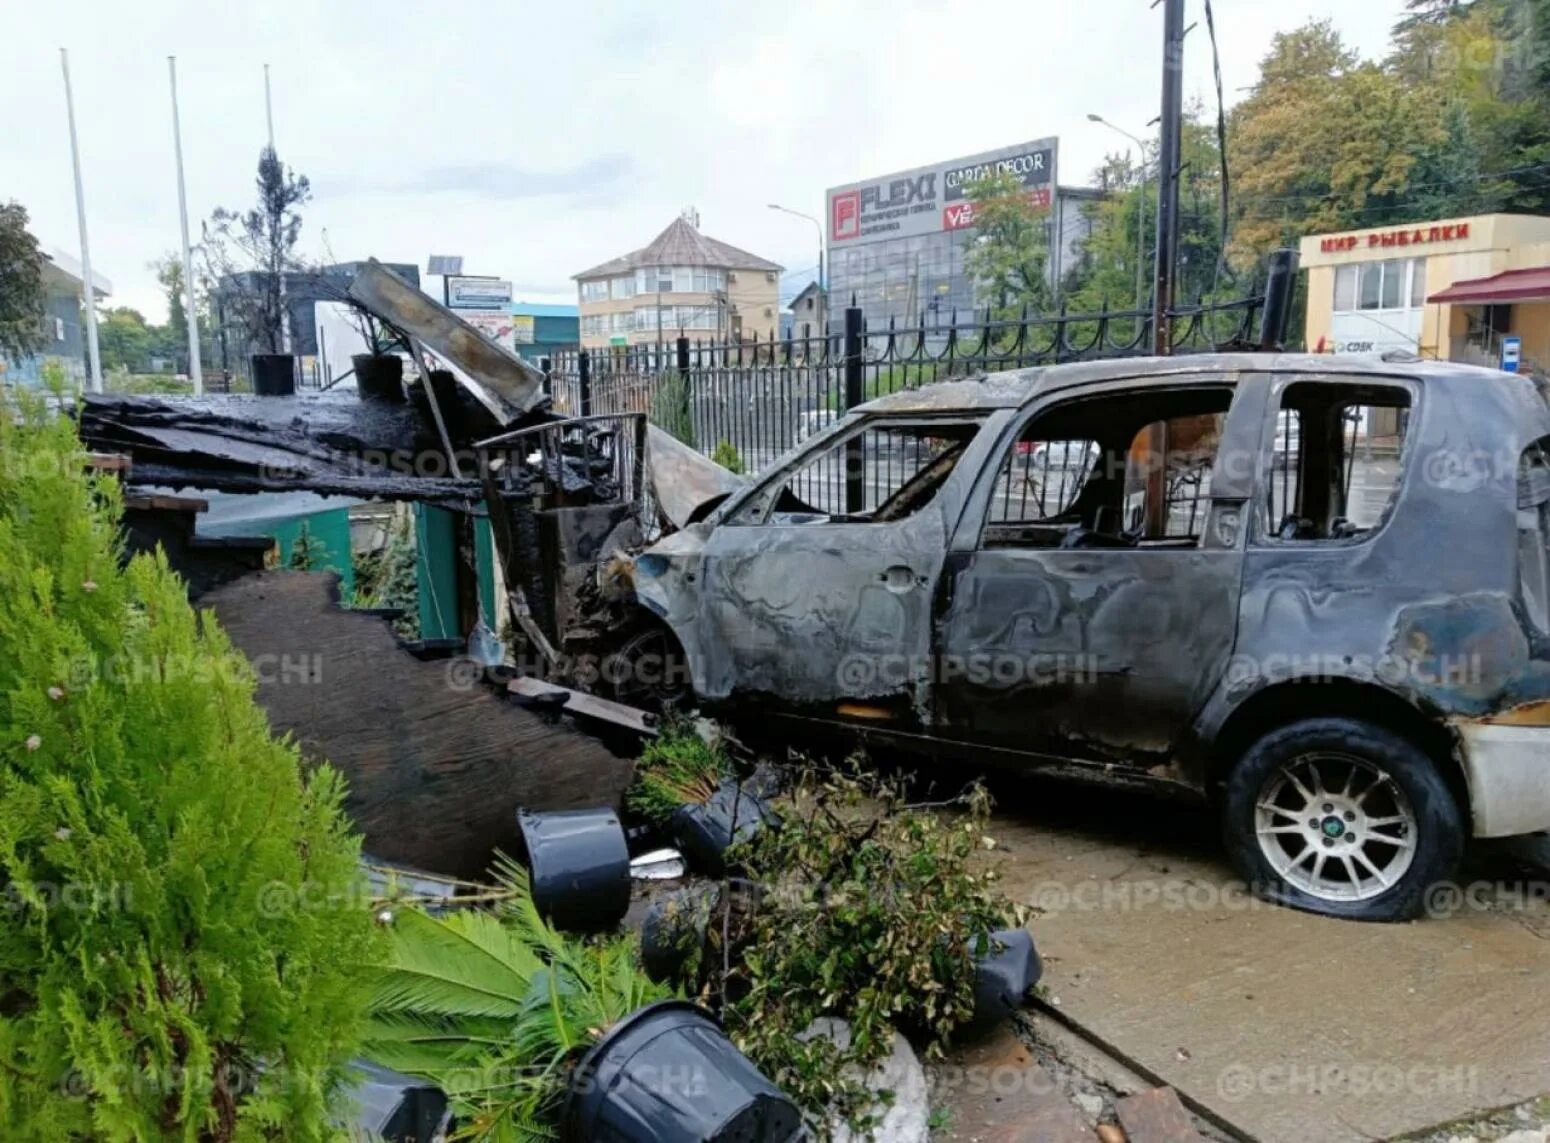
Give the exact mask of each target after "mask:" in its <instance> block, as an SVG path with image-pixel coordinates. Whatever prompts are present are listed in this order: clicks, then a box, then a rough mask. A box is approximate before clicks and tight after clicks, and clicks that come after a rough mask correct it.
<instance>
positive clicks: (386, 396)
mask: <svg viewBox="0 0 1550 1143" xmlns="http://www.w3.org/2000/svg"><path fill="white" fill-rule="evenodd" d="M350 364H351V365H352V366H354V368H355V389H356V392H357V393H359V394H360V395H361V397H362V399H364V400H370V401H391V402H392V403H393V404H396V405H402V404H403V403H404V401H405V397H404V359H403V358H402V357H400V356H398V354H396V353H357V354H355V355H354V356H352V357H351V358H350Z"/></svg>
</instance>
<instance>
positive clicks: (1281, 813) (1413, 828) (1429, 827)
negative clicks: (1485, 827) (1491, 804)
mask: <svg viewBox="0 0 1550 1143" xmlns="http://www.w3.org/2000/svg"><path fill="white" fill-rule="evenodd" d="M1369 783H1370V785H1369ZM1222 815H1223V820H1222V825H1223V834H1224V837H1225V839H1226V843H1227V849H1228V853H1229V855H1230V856H1231V858H1232V861H1233V864H1234V866H1235V867H1236V868H1237V870H1238V873H1239V875H1240V876H1241V877H1242V878H1243V879H1244V880H1245V881H1247V882H1248V884H1249V886H1250V888H1251V889H1252V890H1253V891H1254V892H1256V893H1257V894H1258V895H1260V896H1262V897H1265V898H1266V899H1268V900H1271V901H1275V902H1277V903H1279V904H1283V905H1288V906H1290V907H1292V908H1295V909H1303V910H1306V911H1308V912H1313V913H1322V914H1324V915H1326V916H1331V917H1343V918H1347V919H1351V920H1361V921H1403V920H1409V919H1410V918H1412V917H1415V916H1417V915H1419V914H1420V913H1421V912H1423V911H1424V910H1427V909H1428V908H1429V906H1431V904H1432V903H1433V895H1434V894H1436V893H1438V892H1441V893H1444V894H1447V895H1448V900H1450V901H1451V900H1452V885H1451V879H1452V878H1453V876H1454V874H1455V872H1456V870H1457V868H1458V863H1459V860H1460V857H1461V856H1462V854H1463V848H1464V839H1465V834H1466V827H1465V819H1464V815H1463V812H1462V810H1461V809H1460V806H1459V803H1458V800H1457V799H1456V798H1455V797H1454V795H1453V792H1452V791H1451V790H1450V789H1449V788H1448V784H1447V782H1446V781H1444V779H1443V777H1442V775H1441V773H1439V771H1438V768H1437V765H1436V763H1435V762H1434V761H1433V759H1432V758H1431V757H1430V756H1429V755H1428V754H1427V753H1426V752H1425V751H1424V750H1422V749H1420V748H1419V747H1418V746H1416V745H1415V743H1413V742H1411V741H1410V740H1409V739H1407V738H1405V737H1404V736H1402V735H1400V734H1397V733H1395V732H1394V731H1392V730H1389V729H1387V728H1386V727H1382V726H1378V725H1375V724H1373V723H1370V722H1365V721H1362V720H1360V719H1354V718H1310V719H1304V720H1301V721H1299V722H1294V723H1290V724H1288V725H1286V726H1282V727H1279V728H1277V729H1275V730H1272V731H1270V732H1269V733H1268V734H1266V735H1264V737H1262V738H1260V739H1259V740H1258V741H1257V742H1255V743H1254V744H1253V745H1252V746H1250V747H1249V749H1248V750H1247V751H1246V752H1245V753H1244V755H1243V756H1242V758H1240V759H1239V760H1238V763H1237V765H1235V766H1234V767H1233V769H1232V771H1231V773H1230V774H1229V775H1228V779H1227V785H1226V789H1225V792H1224V797H1223V802H1222ZM1364 834H1365V837H1364V836H1363V835H1364ZM1358 850H1360V854H1358V852H1357V851H1358ZM1320 855H1322V856H1323V860H1320ZM1439 886H1441V887H1442V888H1441V889H1439V888H1437V887H1439Z"/></svg>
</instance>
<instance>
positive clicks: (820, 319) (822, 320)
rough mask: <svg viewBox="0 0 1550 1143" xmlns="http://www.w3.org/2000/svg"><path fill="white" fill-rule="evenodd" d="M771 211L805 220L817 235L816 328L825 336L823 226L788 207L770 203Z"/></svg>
mask: <svg viewBox="0 0 1550 1143" xmlns="http://www.w3.org/2000/svg"><path fill="white" fill-rule="evenodd" d="M770 209H771V210H778V211H780V212H781V213H782V214H790V215H794V216H796V217H797V218H805V219H807V221H808V222H811V223H812V224H813V229H814V230H815V231H817V233H818V305H819V310H818V328H819V329H821V330H823V331H824V334H825V336H827V334H828V332H829V313H828V309H829V305H828V302H829V283H828V280H827V279H826V278H825V276H824V261H825V258H824V248H823V224H822V223H821V222H819V221H818V220H817V219H816V218H814V217H813V216H812V215H810V214H803V213H802V212H801V211H800V210H792V209H791V208H790V207H789V206H781V205H780V204H779V203H774V202H772V203H770Z"/></svg>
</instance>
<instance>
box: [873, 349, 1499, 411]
mask: <svg viewBox="0 0 1550 1143" xmlns="http://www.w3.org/2000/svg"><path fill="white" fill-rule="evenodd" d="M1248 372H1256V373H1296V374H1332V375H1334V376H1332V377H1331V380H1332V381H1344V380H1349V379H1350V378H1351V377H1352V376H1353V375H1355V376H1371V377H1374V378H1377V377H1406V378H1413V379H1415V380H1418V381H1422V382H1423V383H1424V382H1425V381H1426V380H1428V379H1440V378H1443V377H1460V376H1467V377H1468V378H1469V379H1470V380H1471V382H1478V381H1481V380H1484V381H1498V382H1502V381H1513V380H1516V381H1518V382H1519V383H1521V379H1519V378H1515V377H1514V375H1512V374H1508V373H1502V372H1500V371H1499V370H1495V369H1481V368H1477V367H1475V366H1471V365H1460V364H1457V363H1456V362H1451V361H1424V360H1422V359H1421V358H1418V357H1412V356H1400V355H1390V354H1349V355H1346V354H1342V355H1341V356H1339V357H1335V356H1331V355H1329V354H1318V353H1191V354H1184V355H1181V356H1178V357H1121V358H1110V359H1106V360H1103V361H1077V362H1072V363H1070V364H1067V365H1043V366H1037V367H1034V368H1030V369H1012V370H1008V371H1006V372H1003V373H986V374H981V375H979V376H977V377H971V378H967V379H964V380H961V381H942V382H938V383H936V384H931V385H925V386H922V387H921V388H918V389H906V390H903V391H901V392H898V393H890V394H888V395H887V396H883V397H878V398H876V399H874V400H871V401H868V402H867V403H866V404H864V405H860V406H857V408H856V409H855V410H854V411H855V412H858V413H942V412H952V411H955V410H990V409H1012V408H1017V407H1019V406H1021V405H1025V404H1027V403H1028V402H1029V401H1032V400H1033V399H1034V398H1036V397H1041V396H1044V395H1045V394H1047V393H1050V392H1054V391H1056V390H1060V389H1068V388H1073V387H1076V386H1079V385H1090V384H1098V383H1101V382H1104V381H1131V382H1135V383H1136V384H1141V385H1145V384H1163V383H1167V382H1170V381H1178V380H1179V379H1180V378H1188V377H1190V376H1196V375H1211V376H1216V377H1224V376H1225V377H1227V378H1229V379H1230V377H1231V375H1232V374H1235V373H1248Z"/></svg>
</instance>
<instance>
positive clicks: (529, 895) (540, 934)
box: [490, 851, 570, 960]
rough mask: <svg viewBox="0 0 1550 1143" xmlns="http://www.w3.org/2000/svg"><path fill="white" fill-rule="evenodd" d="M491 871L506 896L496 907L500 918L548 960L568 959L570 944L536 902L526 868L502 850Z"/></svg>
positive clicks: (536, 952)
mask: <svg viewBox="0 0 1550 1143" xmlns="http://www.w3.org/2000/svg"><path fill="white" fill-rule="evenodd" d="M490 872H491V873H492V874H493V875H494V877H495V883H496V884H497V885H499V886H500V887H501V889H502V890H504V891H505V893H506V894H507V896H506V899H505V900H503V901H501V902H500V903H499V904H498V905H497V906H496V913H497V915H498V916H499V917H500V918H501V919H502V920H503V921H504V922H505V923H506V924H507V925H508V926H509V927H510V928H511V929H512V930H513V931H514V932H516V933H517V935H518V936H519V937H520V938H521V939H522V940H523V941H524V942H525V943H526V944H527V946H528V948H530V949H532V950H533V951H534V953H535V954H538V953H541V955H542V956H543V957H544V958H545V959H548V960H552V959H554V958H555V957H556V956H561V957H563V956H565V955H566V953H567V951H568V949H569V947H570V943H569V942H568V941H567V940H566V939H565V937H564V936H563V935H561V934H560V933H557V932H555V930H554V929H553V928H551V927H550V926H549V923H548V922H547V921H545V920H544V919H543V916H542V915H541V914H540V913H539V912H538V906H537V905H536V904H535V903H534V902H533V885H532V879H531V877H530V876H529V874H528V871H527V868H526V867H525V866H523V865H521V864H520V863H519V862H516V861H513V860H512V859H511V858H510V857H508V856H507V855H506V854H504V853H501V852H499V851H497V852H496V854H495V861H494V864H493V865H492V866H491V867H490Z"/></svg>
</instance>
